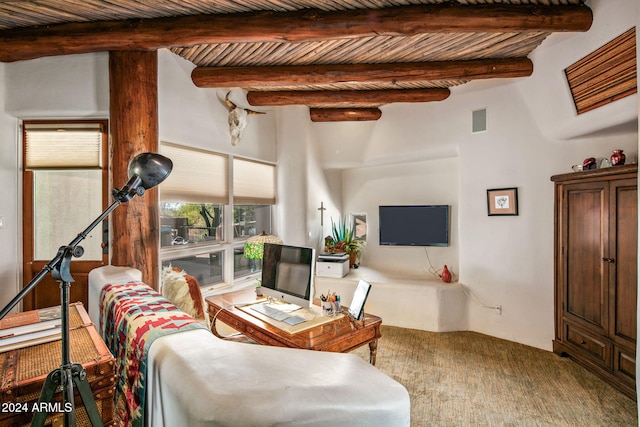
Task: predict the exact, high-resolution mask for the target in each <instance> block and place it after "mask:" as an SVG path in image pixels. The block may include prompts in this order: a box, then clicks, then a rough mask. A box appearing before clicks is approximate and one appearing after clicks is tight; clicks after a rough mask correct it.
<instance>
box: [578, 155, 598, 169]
mask: <svg viewBox="0 0 640 427" xmlns="http://www.w3.org/2000/svg"><path fill="white" fill-rule="evenodd" d="M597 167H598V165H597V164H596V158H595V157H588V158H586V159H584V160H583V161H582V170H585V171H586V170H590V169H595V168H597Z"/></svg>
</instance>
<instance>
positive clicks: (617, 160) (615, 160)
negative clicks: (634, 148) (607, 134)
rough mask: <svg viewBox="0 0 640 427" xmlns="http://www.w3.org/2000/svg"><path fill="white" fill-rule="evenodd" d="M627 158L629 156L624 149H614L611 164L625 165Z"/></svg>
mask: <svg viewBox="0 0 640 427" xmlns="http://www.w3.org/2000/svg"><path fill="white" fill-rule="evenodd" d="M626 158H627V156H625V155H624V153H623V152H622V150H613V154H612V155H611V166H619V165H624V161H625V160H626Z"/></svg>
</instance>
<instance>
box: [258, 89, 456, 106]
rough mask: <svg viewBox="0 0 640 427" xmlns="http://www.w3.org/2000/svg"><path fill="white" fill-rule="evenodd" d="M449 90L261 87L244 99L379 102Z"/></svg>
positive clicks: (424, 98) (262, 102) (441, 95)
mask: <svg viewBox="0 0 640 427" xmlns="http://www.w3.org/2000/svg"><path fill="white" fill-rule="evenodd" d="M450 94H451V91H450V90H449V89H446V88H433V89H392V90H326V91H295V90H289V91H263V92H254V91H251V92H249V93H247V101H248V102H249V104H251V105H253V106H260V107H266V106H271V107H275V106H282V105H308V106H312V107H318V106H322V105H331V106H334V107H338V106H340V107H347V106H350V105H353V104H357V105H361V106H363V105H370V106H372V107H378V106H380V105H385V104H390V103H394V102H432V101H442V100H444V99H447V98H448V97H449V95H450Z"/></svg>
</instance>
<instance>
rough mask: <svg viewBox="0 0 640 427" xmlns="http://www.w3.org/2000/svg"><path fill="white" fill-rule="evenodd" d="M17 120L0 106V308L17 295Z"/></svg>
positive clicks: (0, 92)
mask: <svg viewBox="0 0 640 427" xmlns="http://www.w3.org/2000/svg"><path fill="white" fill-rule="evenodd" d="M6 69H7V66H6V65H5V64H0V98H4V97H5V95H6V86H7V85H6ZM16 134H17V120H15V119H14V118H12V117H11V116H10V115H8V114H7V113H6V111H5V106H4V104H2V105H0V141H2V142H0V182H1V183H2V185H1V186H0V200H2V202H0V217H1V218H2V223H3V225H2V227H1V228H0V307H4V306H6V305H7V304H8V303H9V301H10V300H11V299H12V298H13V296H14V295H16V294H17V293H18V291H19V286H18V276H19V275H20V272H21V269H20V259H19V257H18V254H19V252H20V247H21V243H20V241H19V240H18V230H20V229H21V228H22V223H21V222H20V217H19V215H18V201H19V200H18V197H17V195H18V194H19V187H18V173H17V171H18V146H17V145H16V144H15V140H16Z"/></svg>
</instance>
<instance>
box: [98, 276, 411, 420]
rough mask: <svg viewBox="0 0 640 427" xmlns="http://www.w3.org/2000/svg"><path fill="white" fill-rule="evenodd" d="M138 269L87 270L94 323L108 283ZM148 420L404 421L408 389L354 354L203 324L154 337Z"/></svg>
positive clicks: (136, 278)
mask: <svg viewBox="0 0 640 427" xmlns="http://www.w3.org/2000/svg"><path fill="white" fill-rule="evenodd" d="M140 280H141V274H140V272H139V271H138V270H136V269H132V268H127V267H113V266H106V267H101V268H98V269H95V270H93V271H91V272H90V274H89V309H88V311H89V315H90V317H91V319H92V320H93V322H94V323H95V324H96V325H97V326H98V325H100V308H99V304H100V294H101V291H102V288H103V287H104V286H105V285H107V284H109V283H122V282H128V281H140ZM148 358H149V359H148V367H149V368H148V373H147V375H148V377H147V386H146V390H147V398H146V405H145V414H146V417H145V419H146V424H147V425H149V426H167V427H169V426H194V427H195V426H248V425H250V426H273V425H278V426H294V425H295V426H299V425H306V426H316V425H330V426H350V427H351V426H408V425H409V424H410V402H409V395H408V393H407V390H406V389H405V388H404V387H403V386H402V385H401V384H399V383H398V382H396V381H394V380H393V379H392V378H390V377H388V376H387V375H385V374H384V373H382V372H381V371H379V370H378V369H377V368H375V367H374V366H371V365H369V364H368V363H366V362H365V361H364V360H362V359H361V358H359V357H357V356H355V355H350V354H340V353H328V352H318V351H309V350H295V349H287V348H280V347H269V346H260V345H253V344H245V343H239V342H232V341H225V340H222V339H219V338H217V337H215V336H214V335H213V334H211V333H210V332H209V331H206V330H204V329H200V330H191V331H186V332H181V333H175V334H171V335H167V336H163V337H160V338H158V339H157V340H156V341H155V342H154V343H153V345H152V346H151V348H150V350H149V355H148Z"/></svg>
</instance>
